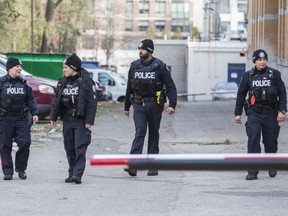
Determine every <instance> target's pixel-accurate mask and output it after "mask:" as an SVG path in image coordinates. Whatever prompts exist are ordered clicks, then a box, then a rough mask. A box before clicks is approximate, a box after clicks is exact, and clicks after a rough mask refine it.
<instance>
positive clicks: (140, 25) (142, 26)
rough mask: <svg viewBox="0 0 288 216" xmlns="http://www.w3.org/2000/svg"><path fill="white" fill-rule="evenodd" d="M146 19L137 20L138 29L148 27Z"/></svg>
mask: <svg viewBox="0 0 288 216" xmlns="http://www.w3.org/2000/svg"><path fill="white" fill-rule="evenodd" d="M148 24H149V22H148V20H140V21H139V31H146V29H147V28H148Z"/></svg>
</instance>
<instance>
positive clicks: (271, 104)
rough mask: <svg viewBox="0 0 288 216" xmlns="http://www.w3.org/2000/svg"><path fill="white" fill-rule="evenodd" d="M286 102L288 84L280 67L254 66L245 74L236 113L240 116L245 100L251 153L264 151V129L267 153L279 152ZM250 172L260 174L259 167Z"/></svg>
mask: <svg viewBox="0 0 288 216" xmlns="http://www.w3.org/2000/svg"><path fill="white" fill-rule="evenodd" d="M247 93H248V99H247V100H246V95H247ZM286 103H287V99H286V88H285V85H284V82H283V81H282V79H281V74H280V72H279V71H278V70H275V69H273V68H270V67H268V66H266V67H265V68H264V69H262V70H261V71H258V70H257V69H256V67H254V68H253V69H252V70H250V71H247V72H246V73H244V74H243V77H242V80H241V83H240V86H239V90H238V95H237V100H236V106H235V113H234V114H235V116H238V115H240V116H241V114H242V109H243V106H244V104H245V106H244V108H245V111H246V114H247V122H246V133H247V136H248V153H260V152H261V146H260V139H261V130H262V139H263V144H264V151H265V153H276V152H277V150H278V147H277V145H278V142H277V139H278V136H279V131H280V126H279V124H278V122H277V115H278V112H283V113H285V112H286V111H287V105H286ZM248 173H255V174H256V175H257V173H258V171H255V170H254V171H248Z"/></svg>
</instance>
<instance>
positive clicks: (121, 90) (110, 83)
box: [86, 68, 127, 102]
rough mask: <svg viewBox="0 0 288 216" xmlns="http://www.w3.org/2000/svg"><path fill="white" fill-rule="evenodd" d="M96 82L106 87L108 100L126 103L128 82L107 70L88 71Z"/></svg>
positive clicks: (88, 69)
mask: <svg viewBox="0 0 288 216" xmlns="http://www.w3.org/2000/svg"><path fill="white" fill-rule="evenodd" d="M86 70H87V71H88V72H89V74H90V76H91V78H92V79H93V80H94V81H95V82H99V83H100V84H102V85H104V86H105V89H106V92H105V94H106V96H107V98H109V99H111V100H113V101H119V102H124V99H125V94H126V87H127V82H125V81H124V80H123V79H122V78H120V77H119V75H118V74H117V73H115V72H111V71H110V70H105V69H98V68H97V69H96V68H94V69H90V68H87V69H86Z"/></svg>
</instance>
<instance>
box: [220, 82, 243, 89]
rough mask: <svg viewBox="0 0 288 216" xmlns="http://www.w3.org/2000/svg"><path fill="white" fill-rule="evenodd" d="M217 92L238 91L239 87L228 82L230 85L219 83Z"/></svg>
mask: <svg viewBox="0 0 288 216" xmlns="http://www.w3.org/2000/svg"><path fill="white" fill-rule="evenodd" d="M215 89H216V90H237V89H238V86H237V84H236V83H234V82H228V83H217V85H216V88H215Z"/></svg>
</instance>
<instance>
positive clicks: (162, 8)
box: [155, 1, 166, 15]
mask: <svg viewBox="0 0 288 216" xmlns="http://www.w3.org/2000/svg"><path fill="white" fill-rule="evenodd" d="M155 13H156V14H158V15H165V14H166V2H165V1H159V2H156V3H155Z"/></svg>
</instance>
